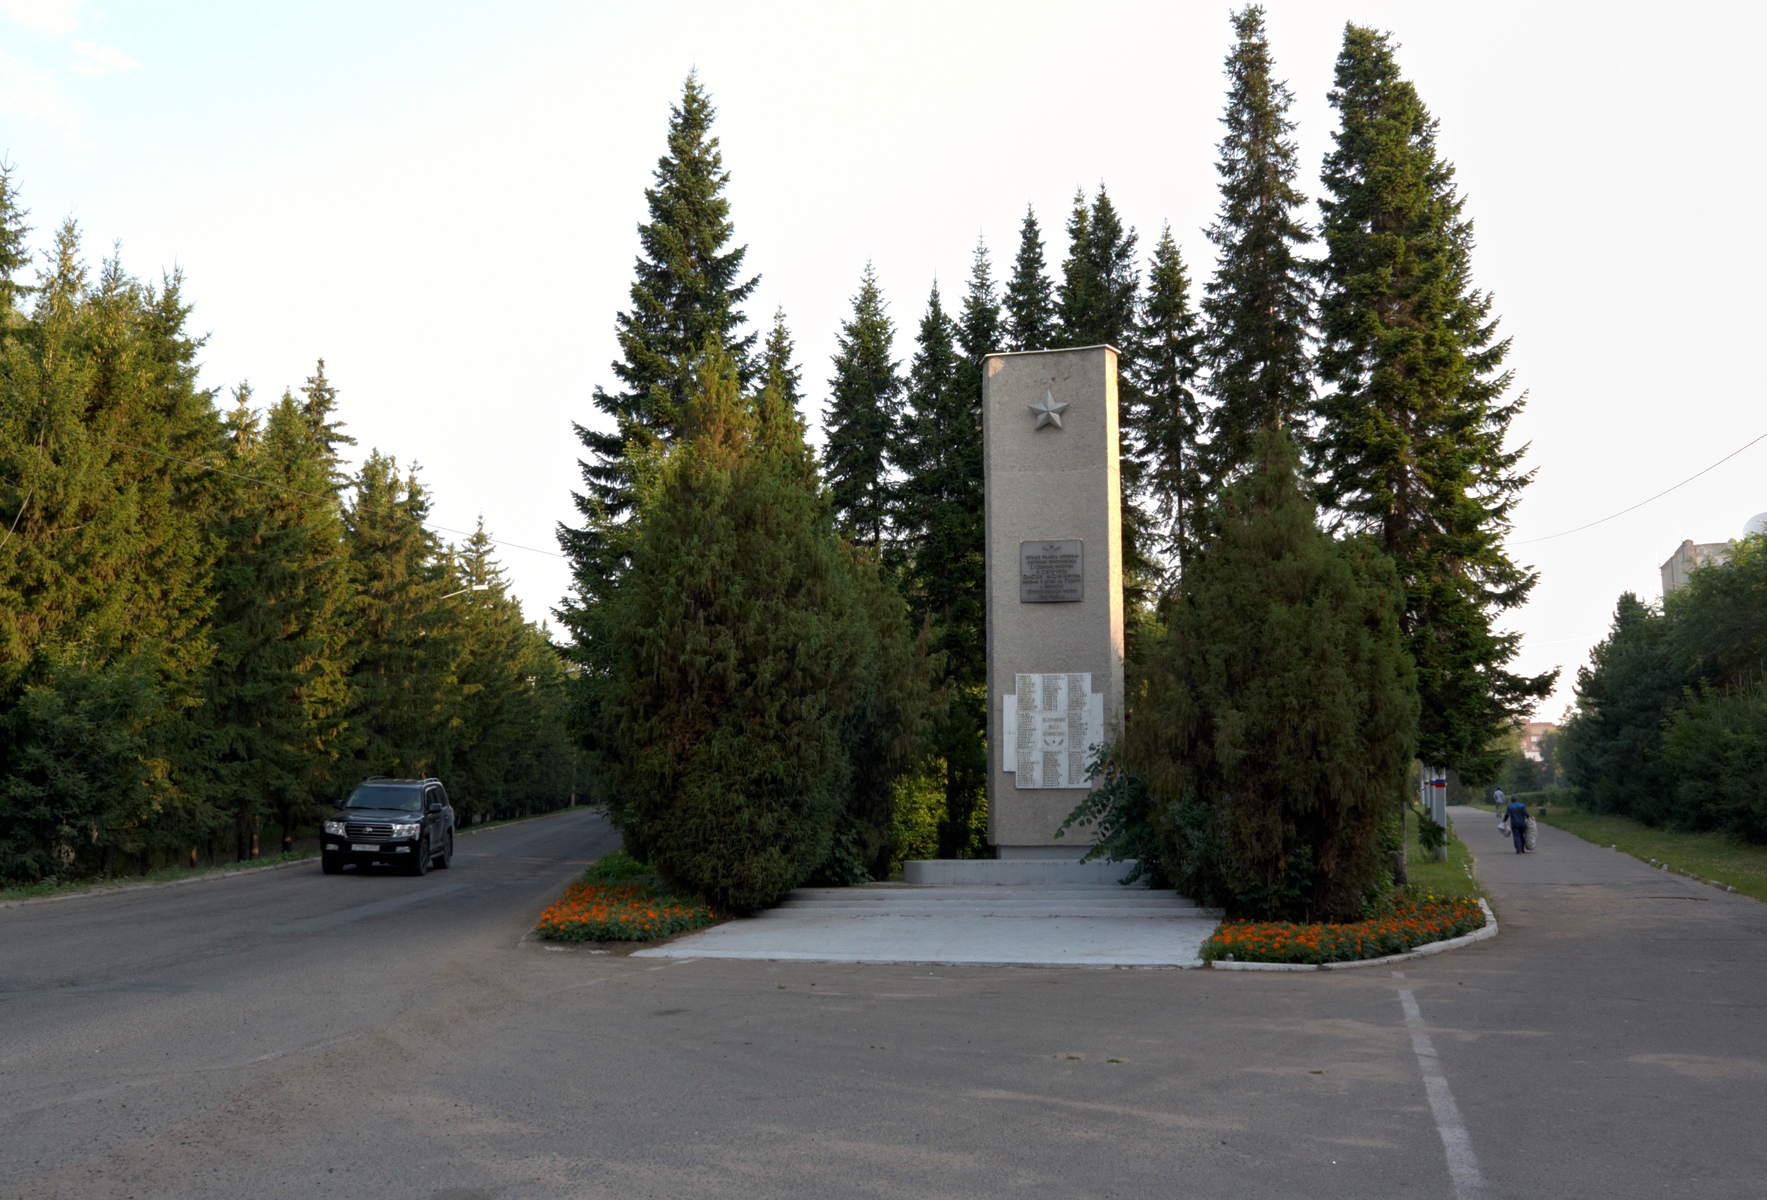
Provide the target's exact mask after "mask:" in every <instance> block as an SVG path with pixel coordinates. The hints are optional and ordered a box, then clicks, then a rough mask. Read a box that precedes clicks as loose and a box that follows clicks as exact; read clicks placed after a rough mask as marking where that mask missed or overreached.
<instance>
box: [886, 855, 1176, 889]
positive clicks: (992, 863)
mask: <svg viewBox="0 0 1767 1200" xmlns="http://www.w3.org/2000/svg"><path fill="white" fill-rule="evenodd" d="M1134 868H1135V864H1134V863H1113V862H1080V861H1079V860H1078V859H1069V860H1067V861H1066V862H1062V861H1059V860H1057V861H1050V860H1047V859H1036V858H924V859H910V860H909V861H908V862H905V863H903V864H902V882H903V883H907V884H920V885H922V886H931V887H977V886H981V887H989V886H992V887H1000V886H1022V885H1026V884H1031V885H1039V886H1067V887H1086V886H1093V887H1114V888H1119V889H1121V890H1125V891H1127V890H1142V891H1145V890H1147V889H1146V887H1145V886H1144V885H1139V886H1138V888H1137V889H1125V888H1122V879H1123V876H1125V875H1127V874H1128V873H1129V872H1130V871H1132V870H1134Z"/></svg>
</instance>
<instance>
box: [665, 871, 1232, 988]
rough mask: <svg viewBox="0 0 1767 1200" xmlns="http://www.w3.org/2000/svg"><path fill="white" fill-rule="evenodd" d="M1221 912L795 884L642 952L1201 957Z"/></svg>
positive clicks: (1120, 890)
mask: <svg viewBox="0 0 1767 1200" xmlns="http://www.w3.org/2000/svg"><path fill="white" fill-rule="evenodd" d="M1216 921H1217V918H1216V915H1215V914H1213V913H1209V912H1206V911H1204V910H1203V909H1200V908H1198V907H1197V906H1196V904H1195V903H1194V902H1192V901H1189V900H1186V899H1184V898H1182V897H1180V896H1175V895H1173V894H1172V893H1170V892H1155V891H1150V890H1149V889H1147V888H1125V887H1119V886H1117V885H1116V884H1114V883H1113V884H1108V885H1103V886H1099V885H1092V886H1087V885H1080V884H1076V885H1067V886H1059V887H1036V886H1004V887H1003V886H986V885H983V886H970V887H920V886H913V885H906V884H874V885H871V886H869V887H853V888H800V889H798V890H797V891H795V892H793V893H792V894H791V895H790V896H789V897H787V898H786V900H785V902H784V903H782V904H781V905H780V906H779V907H777V908H773V909H769V910H767V911H766V912H763V913H761V914H759V915H758V916H755V917H751V918H748V919H746V920H740V921H732V922H730V923H728V924H725V925H719V926H717V927H715V928H713V929H708V930H706V931H705V932H703V933H696V934H692V935H690V936H688V937H684V938H680V939H678V940H676V941H673V942H670V943H669V944H668V945H666V946H658V947H655V948H653V949H650V950H641V951H639V952H638V953H637V954H636V955H634V956H633V957H635V958H636V957H642V958H676V959H681V958H736V959H759V960H767V961H775V962H829V963H935V964H939V965H942V966H1008V965H1010V966H1036V967H1200V966H1201V965H1202V959H1201V958H1200V957H1199V952H1200V951H1201V949H1202V944H1203V942H1204V941H1206V940H1207V939H1208V936H1209V934H1210V933H1212V932H1213V931H1214V928H1215V925H1216Z"/></svg>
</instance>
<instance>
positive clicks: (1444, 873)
mask: <svg viewBox="0 0 1767 1200" xmlns="http://www.w3.org/2000/svg"><path fill="white" fill-rule="evenodd" d="M1421 817H1422V811H1421V810H1420V809H1417V808H1413V809H1412V810H1411V812H1410V813H1409V814H1407V816H1406V818H1405V872H1406V875H1407V876H1408V877H1409V878H1410V880H1411V885H1412V886H1413V887H1416V888H1421V889H1423V890H1424V891H1428V892H1434V893H1435V894H1437V895H1439V896H1481V895H1483V894H1484V890H1483V889H1482V888H1480V887H1479V880H1478V876H1477V875H1476V874H1475V873H1474V871H1473V860H1472V855H1471V854H1469V853H1468V852H1467V849H1466V843H1465V842H1463V841H1462V840H1461V839H1462V837H1463V836H1464V834H1465V831H1463V830H1461V829H1459V828H1458V827H1457V826H1456V825H1455V823H1454V818H1453V817H1449V818H1448V857H1447V858H1446V859H1443V860H1440V861H1438V860H1437V859H1436V858H1435V857H1434V856H1433V855H1431V854H1430V853H1429V852H1428V851H1426V850H1425V849H1424V848H1423V843H1422V842H1421V841H1420V840H1419V838H1418V835H1419V831H1420V830H1421V828H1422V825H1423V822H1422V820H1421ZM1474 825H1475V828H1476V826H1477V822H1475V823H1474ZM1490 833H1491V840H1492V841H1493V842H1495V841H1496V840H1497V818H1496V817H1492V818H1491V829H1490Z"/></svg>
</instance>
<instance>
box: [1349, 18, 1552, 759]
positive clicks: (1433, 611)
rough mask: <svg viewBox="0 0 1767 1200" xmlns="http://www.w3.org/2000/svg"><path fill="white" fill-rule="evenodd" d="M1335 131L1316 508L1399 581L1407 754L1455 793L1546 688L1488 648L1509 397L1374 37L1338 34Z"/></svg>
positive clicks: (1450, 185)
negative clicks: (1360, 540)
mask: <svg viewBox="0 0 1767 1200" xmlns="http://www.w3.org/2000/svg"><path fill="white" fill-rule="evenodd" d="M1330 100H1331V103H1332V105H1333V107H1335V108H1336V109H1337V110H1338V113H1339V117H1340V124H1339V127H1338V130H1337V133H1336V137H1335V141H1334V148H1333V150H1332V153H1331V154H1330V155H1329V156H1328V157H1327V159H1326V163H1325V172H1324V184H1325V190H1326V193H1327V196H1328V198H1327V199H1325V200H1323V201H1322V202H1321V206H1320V207H1321V210H1322V212H1323V214H1324V222H1323V226H1322V234H1323V237H1324V240H1325V246H1326V256H1325V259H1324V261H1323V262H1322V263H1321V264H1320V271H1319V273H1320V276H1321V279H1322V281H1323V295H1322V299H1321V307H1320V313H1321V330H1322V342H1321V348H1320V355H1319V371H1320V376H1321V378H1322V380H1323V382H1324V384H1325V395H1324V396H1323V397H1322V399H1321V401H1320V405H1319V414H1320V425H1321V430H1320V435H1319V461H1320V468H1321V471H1320V473H1321V475H1322V477H1323V478H1322V486H1321V489H1320V492H1321V497H1322V499H1323V501H1324V502H1325V503H1327V504H1328V505H1330V506H1331V507H1333V508H1335V509H1337V510H1338V511H1339V512H1341V513H1343V514H1344V515H1345V517H1346V518H1347V519H1348V521H1349V522H1350V524H1351V525H1352V526H1354V527H1355V528H1358V529H1361V530H1364V531H1366V532H1368V533H1369V534H1371V535H1372V536H1374V537H1375V538H1377V539H1378V540H1379V542H1380V545H1381V548H1382V549H1383V550H1384V551H1385V552H1386V553H1387V554H1389V555H1391V556H1392V558H1393V559H1394V561H1395V562H1397V563H1398V565H1399V573H1400V577H1401V579H1402V580H1403V581H1404V585H1405V596H1406V603H1405V614H1404V625H1405V631H1406V634H1407V637H1408V641H1409V645H1410V649H1411V654H1412V657H1413V658H1414V659H1415V661H1416V663H1417V670H1418V685H1419V689H1420V693H1421V696H1422V700H1423V717H1422V730H1421V736H1420V753H1421V754H1422V755H1423V757H1424V759H1425V761H1426V762H1429V763H1432V764H1440V765H1445V766H1448V767H1452V768H1453V769H1455V770H1456V771H1457V772H1458V773H1459V774H1460V776H1461V778H1463V779H1465V780H1467V781H1469V782H1474V783H1477V782H1483V781H1485V780H1488V779H1489V778H1491V777H1492V775H1493V773H1494V772H1495V770H1496V769H1497V767H1498V765H1499V763H1500V760H1501V757H1502V753H1501V751H1493V750H1491V749H1490V744H1491V743H1492V741H1493V739H1494V738H1495V737H1496V735H1497V734H1498V733H1500V732H1501V731H1502V730H1503V729H1504V728H1505V727H1507V726H1508V725H1510V724H1511V723H1513V722H1515V721H1517V720H1519V719H1521V718H1523V717H1524V716H1525V715H1526V713H1527V711H1528V710H1529V708H1531V706H1532V704H1533V702H1534V701H1536V700H1537V699H1538V698H1540V697H1542V696H1544V695H1546V694H1547V692H1548V691H1549V690H1550V688H1551V684H1552V680H1553V678H1554V675H1555V674H1556V673H1554V672H1549V673H1546V674H1543V675H1537V676H1521V675H1517V674H1514V673H1512V672H1511V671H1509V670H1508V664H1509V663H1510V662H1511V661H1512V660H1513V659H1514V657H1515V654H1516V652H1517V649H1518V647H1519V644H1520V638H1519V635H1516V634H1504V633H1499V632H1497V630H1496V628H1495V626H1496V624H1497V622H1498V620H1499V619H1500V618H1501V616H1502V614H1503V613H1505V612H1508V611H1509V610H1511V609H1514V608H1516V607H1518V606H1519V605H1521V604H1523V603H1524V602H1525V601H1526V600H1527V597H1528V594H1529V593H1530V592H1531V591H1532V590H1533V587H1534V583H1535V580H1536V578H1537V577H1536V575H1535V574H1534V572H1532V571H1530V570H1527V569H1525V568H1523V567H1520V566H1517V565H1516V564H1515V563H1514V562H1513V561H1512V560H1511V559H1510V557H1509V555H1508V552H1507V551H1506V550H1505V548H1504V546H1503V538H1504V535H1505V534H1506V533H1507V532H1508V529H1509V515H1510V512H1511V510H1512V508H1513V506H1514V505H1515V503H1516V501H1517V500H1518V499H1519V497H1520V494H1521V490H1522V488H1523V487H1524V486H1525V485H1526V484H1527V482H1528V479H1529V477H1530V475H1529V473H1527V472H1524V471H1521V470H1520V469H1519V468H1518V466H1517V464H1518V460H1519V458H1520V452H1519V451H1515V450H1510V449H1507V448H1506V447H1505V444H1504V443H1505V438H1506V436H1507V433H1508V430H1509V425H1510V422H1511V421H1512V420H1514V418H1515V415H1516V414H1517V412H1519V411H1520V409H1521V405H1522V401H1521V399H1519V398H1516V399H1509V398H1506V393H1507V392H1508V390H1509V386H1510V381H1511V376H1510V374H1509V372H1508V371H1507V370H1505V369H1504V367H1503V360H1504V358H1505V356H1506V355H1507V353H1508V350H1509V342H1508V340H1507V339H1499V338H1498V337H1497V333H1496V325H1497V322H1496V319H1495V318H1494V317H1492V315H1491V299H1490V297H1489V296H1488V295H1487V294H1485V293H1482V292H1479V291H1477V290H1476V289H1474V288H1473V286H1472V282H1471V265H1470V260H1471V251H1472V244H1473V236H1472V223H1471V222H1470V221H1469V220H1467V219H1466V217H1465V216H1464V206H1465V201H1464V200H1463V199H1462V197H1461V196H1460V195H1459V194H1458V192H1457V190H1456V189H1455V186H1454V170H1453V167H1452V166H1450V165H1449V164H1448V163H1447V162H1445V161H1443V160H1442V159H1441V157H1440V156H1439V155H1438V153H1437V150H1436V122H1435V120H1434V118H1432V117H1431V116H1430V114H1429V112H1428V110H1427V109H1425V107H1424V106H1423V103H1422V101H1421V100H1420V99H1419V98H1418V95H1417V91H1416V89H1415V88H1414V87H1413V86H1412V85H1411V84H1410V83H1409V82H1407V81H1406V80H1405V79H1404V77H1403V76H1402V75H1401V74H1400V71H1399V68H1398V64H1397V62H1396V60H1395V59H1394V56H1393V51H1392V46H1391V43H1390V40H1389V38H1388V37H1387V36H1386V35H1385V34H1381V33H1377V32H1376V31H1374V30H1371V29H1367V28H1363V27H1361V26H1356V25H1349V26H1347V27H1346V28H1345V32H1344V45H1343V51H1342V53H1341V54H1340V55H1339V56H1338V62H1337V73H1336V81H1335V86H1334V89H1333V91H1332V93H1331V96H1330Z"/></svg>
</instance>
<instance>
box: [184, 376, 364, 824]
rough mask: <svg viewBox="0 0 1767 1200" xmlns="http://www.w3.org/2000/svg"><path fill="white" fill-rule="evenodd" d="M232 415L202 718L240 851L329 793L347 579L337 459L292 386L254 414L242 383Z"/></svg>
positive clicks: (343, 703) (330, 797) (341, 684)
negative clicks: (266, 825)
mask: <svg viewBox="0 0 1767 1200" xmlns="http://www.w3.org/2000/svg"><path fill="white" fill-rule="evenodd" d="M235 398H236V401H237V403H236V407H235V409H234V411H233V413H232V414H230V416H229V418H228V434H229V437H228V448H227V459H226V461H227V464H228V470H229V472H230V474H229V475H227V476H224V477H222V480H221V482H222V484H223V486H224V491H225V503H224V505H223V506H222V514H223V515H222V519H221V521H220V522H219V528H218V534H219V537H220V540H221V552H220V556H219V560H218V561H217V562H216V564H215V570H214V580H213V587H214V590H215V598H216V609H215V614H214V617H213V625H212V628H213V634H212V636H213V638H214V642H215V661H214V664H213V667H212V669H211V671H210V673H209V677H208V682H207V687H206V693H205V703H204V705H203V707H202V709H201V710H200V712H199V714H198V715H199V717H200V720H201V722H202V724H203V725H204V727H205V730H206V733H207V735H208V737H207V740H208V745H209V747H210V749H209V754H210V761H211V769H212V770H213V772H214V774H215V781H216V784H217V796H216V802H217V804H219V805H220V806H221V807H222V808H223V809H224V810H225V811H227V812H229V813H231V814H232V816H233V818H234V822H235V830H236V835H237V837H238V840H239V842H240V843H241V845H242V847H243V848H244V851H245V852H246V853H249V850H250V834H251V832H253V831H255V830H256V829H257V827H258V823H259V822H260V821H261V820H262V819H263V818H265V817H273V818H274V819H275V821H276V823H277V825H278V827H279V828H280V830H281V834H282V839H281V840H282V847H283V849H285V850H286V849H288V848H290V847H291V845H292V844H293V838H294V834H295V831H296V830H297V829H298V828H300V827H301V826H303V825H306V824H308V823H310V822H311V821H312V820H314V819H315V818H316V817H317V815H318V814H319V813H320V811H321V810H322V808H323V807H324V806H325V805H326V804H327V803H328V802H331V801H334V800H335V799H336V798H337V794H338V791H339V789H340V788H341V787H342V786H344V784H345V780H344V779H343V778H341V773H340V772H339V771H338V769H337V767H338V763H339V760H340V759H342V758H344V757H345V756H347V755H348V753H349V752H350V750H351V748H352V747H351V744H350V740H349V738H348V725H347V718H346V710H347V708H348V700H349V688H348V664H347V662H346V661H345V658H344V648H345V642H346V637H347V628H346V624H345V622H346V619H347V605H348V595H347V591H346V588H347V579H348V573H347V572H346V570H345V569H344V563H343V561H342V558H343V556H342V553H341V540H342V531H343V530H342V520H341V513H340V505H339V502H338V498H337V494H336V492H335V490H334V485H333V482H332V471H333V468H334V463H333V462H332V460H331V457H330V455H329V454H328V453H327V449H326V447H325V444H324V443H323V442H322V441H320V440H319V438H318V437H316V436H315V432H314V429H313V427H312V425H311V424H310V423H309V421H308V419H307V416H306V414H305V413H304V412H303V411H302V408H301V406H300V405H299V403H298V402H297V401H296V400H295V398H294V396H293V395H292V394H290V393H288V392H284V393H283V395H282V399H281V400H280V401H279V402H278V403H277V404H276V405H275V406H274V407H273V408H272V409H271V410H270V414H269V419H268V421H267V422H260V421H259V419H258V416H257V414H256V413H255V412H254V411H252V409H251V408H250V407H249V401H250V389H249V388H248V387H247V386H245V385H243V384H242V385H241V386H240V387H239V388H238V389H237V391H236V392H235Z"/></svg>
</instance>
